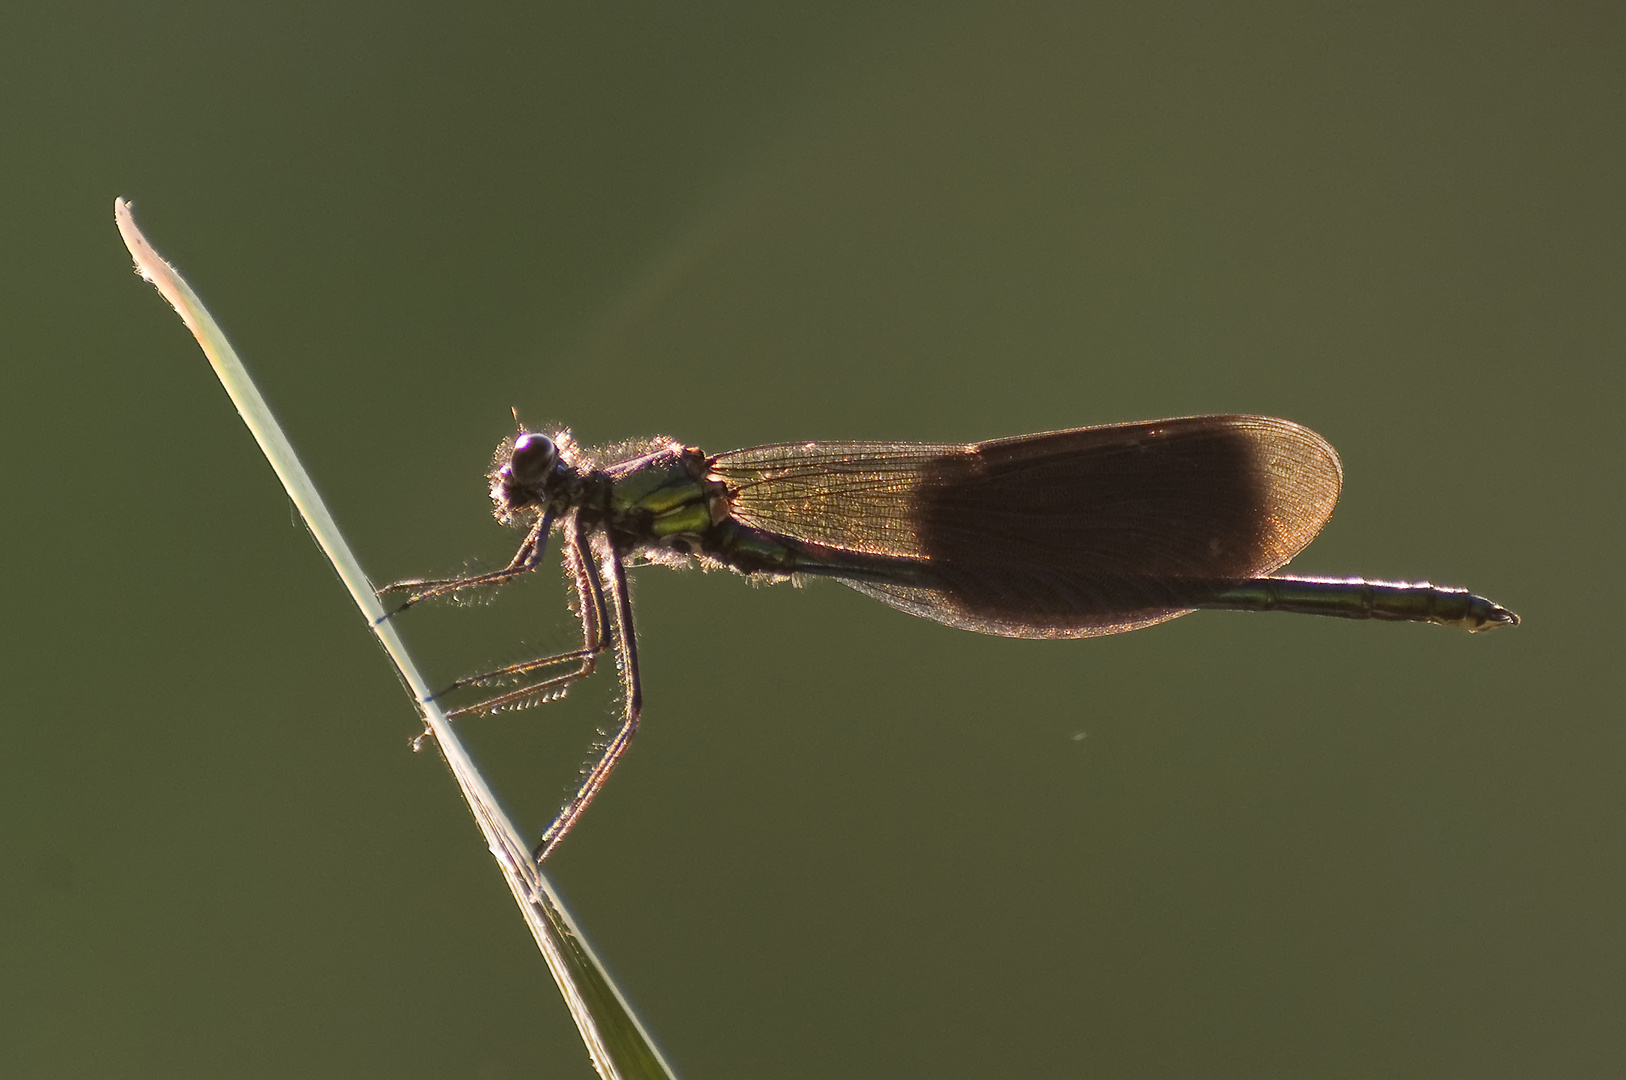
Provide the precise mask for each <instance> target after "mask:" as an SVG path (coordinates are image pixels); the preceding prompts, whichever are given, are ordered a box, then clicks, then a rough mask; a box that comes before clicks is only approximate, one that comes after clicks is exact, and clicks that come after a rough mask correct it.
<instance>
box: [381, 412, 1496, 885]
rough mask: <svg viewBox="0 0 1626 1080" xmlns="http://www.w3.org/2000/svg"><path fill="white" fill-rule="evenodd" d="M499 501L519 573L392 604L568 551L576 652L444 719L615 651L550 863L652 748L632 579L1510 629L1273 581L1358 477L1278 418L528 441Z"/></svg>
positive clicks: (1078, 614)
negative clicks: (717, 447) (929, 433)
mask: <svg viewBox="0 0 1626 1080" xmlns="http://www.w3.org/2000/svg"><path fill="white" fill-rule="evenodd" d="M489 479H490V482H491V499H492V502H493V503H494V504H495V506H496V515H497V519H498V520H499V521H501V522H503V523H504V524H508V525H526V526H527V527H528V528H527V531H526V534H525V540H524V542H523V543H522V544H520V547H519V550H518V551H517V552H516V553H515V554H514V557H513V559H512V560H511V561H510V562H509V563H508V565H507V566H505V567H503V568H502V569H501V570H496V571H492V572H490V573H483V574H473V575H469V576H466V577H458V578H445V579H413V580H408V581H398V582H395V583H394V584H392V585H387V586H385V587H384V588H383V589H382V590H380V592H390V591H401V590H405V591H408V592H409V593H410V595H409V596H408V598H407V600H406V603H405V604H403V605H401V606H402V607H403V608H404V607H406V606H408V605H411V604H413V603H416V602H418V601H419V600H424V599H428V598H430V597H434V596H442V595H445V594H447V593H453V592H457V591H458V590H461V589H467V588H471V587H475V586H482V585H501V584H503V583H504V582H507V581H511V580H513V579H514V578H516V577H518V576H520V575H521V574H526V573H529V572H530V571H532V570H534V569H536V567H537V565H538V564H539V563H540V562H541V559H542V555H543V552H544V550H545V548H546V545H547V540H548V536H549V535H550V534H551V533H552V532H553V531H554V530H556V529H557V530H558V531H559V532H560V533H561V534H562V543H563V547H564V563H565V567H566V570H567V572H568V575H569V579H570V581H571V583H572V585H573V586H574V588H575V592H576V600H577V604H576V607H577V610H578V613H579V615H580V618H581V633H582V643H581V648H579V649H573V650H571V651H569V652H565V653H560V654H557V655H553V656H545V657H542V658H539V659H536V660H530V661H526V662H524V663H519V664H511V665H509V666H507V667H504V668H500V669H498V670H496V671H489V672H486V673H484V674H481V675H475V676H472V677H469V678H466V679H461V680H459V681H458V682H456V683H454V684H453V685H452V687H450V688H449V690H455V689H460V688H467V687H474V686H490V685H492V684H494V683H498V682H502V681H512V680H517V682H518V685H517V687H516V688H515V689H511V690H508V691H506V692H503V693H499V694H497V695H496V696H494V697H488V698H486V699H485V700H482V701H478V702H476V703H474V704H472V705H467V706H465V707H463V708H459V709H456V710H453V711H452V712H450V713H449V714H448V715H452V716H457V715H463V714H467V713H480V712H492V711H496V710H499V709H502V708H505V707H509V706H514V705H519V704H524V703H527V702H531V701H536V700H539V699H542V698H545V697H548V696H551V695H555V694H558V693H561V692H562V691H563V690H564V689H565V688H566V687H568V686H569V685H570V684H571V683H573V682H575V681H576V680H578V679H583V678H586V677H587V676H588V675H590V674H592V672H593V669H594V666H595V664H596V662H597V660H598V658H599V657H600V656H601V655H603V653H604V652H605V651H606V650H609V649H613V650H614V651H615V653H616V655H617V658H618V661H619V668H620V671H621V678H622V682H623V692H624V693H623V703H622V714H621V720H620V724H619V725H618V727H617V728H616V730H615V731H614V733H613V734H612V735H611V736H610V737H609V738H608V740H607V741H606V742H605V743H604V744H603V745H602V747H601V748H600V750H599V754H598V757H597V760H596V761H595V762H594V764H593V765H592V766H591V767H590V768H589V769H588V770H587V771H586V772H585V774H584V777H583V779H582V781H581V784H580V786H579V787H578V789H577V790H576V793H575V794H574V795H573V796H572V797H571V798H570V800H569V801H568V802H567V803H566V804H565V805H564V808H563V809H561V810H560V811H559V814H558V816H557V817H556V818H555V819H554V820H553V823H552V824H551V825H549V826H548V828H547V831H546V832H545V833H544V834H543V836H542V839H541V841H540V842H539V843H538V845H537V847H536V858H537V859H538V860H539V861H540V860H541V859H544V858H546V857H547V856H548V854H549V853H550V852H551V851H552V850H553V849H554V847H555V846H556V845H557V844H558V843H559V841H560V840H561V839H563V837H564V836H565V834H566V833H567V832H569V831H570V829H571V827H572V826H573V825H575V824H576V822H577V821H578V820H579V819H580V817H581V814H582V811H583V810H585V809H586V808H587V805H588V803H590V802H591V801H592V799H593V797H594V796H595V795H596V794H597V793H598V791H599V789H600V788H601V787H603V785H604V781H605V779H606V778H607V777H608V776H609V775H610V772H611V770H613V769H614V768H615V765H616V762H617V761H619V760H620V758H621V755H622V754H623V753H625V751H626V749H627V743H628V741H629V740H630V739H631V738H632V735H633V732H634V731H636V730H637V727H638V718H639V714H640V711H641V709H642V705H643V693H642V690H641V688H640V686H639V680H638V641H637V635H636V633H635V632H634V629H633V617H632V603H631V600H630V598H629V596H628V593H627V576H626V570H627V566H628V563H629V561H634V560H636V561H638V562H639V563H643V562H649V563H660V564H663V565H667V566H685V565H691V566H692V565H702V566H707V567H713V568H720V567H727V568H730V569H733V570H736V571H738V572H740V573H741V574H745V575H747V576H749V577H754V578H764V579H787V578H798V577H828V578H834V579H836V580H837V581H840V582H842V583H843V584H845V585H848V586H851V587H852V588H854V589H857V590H858V591H859V592H862V593H867V594H868V595H870V596H873V597H875V598H876V599H877V600H879V601H881V602H882V603H884V604H889V605H891V606H892V607H895V608H898V609H899V610H902V611H906V612H908V613H909V614H911V615H919V616H921V617H923V618H927V619H935V620H936V621H938V622H940V623H944V624H946V625H949V626H957V627H960V628H962V629H965V630H975V631H977V632H979V633H983V634H999V635H1002V636H1005V637H1023V638H1082V637H1096V636H1099V635H1103V634H1116V633H1119V632H1121V631H1124V630H1137V629H1140V628H1141V627H1143V626H1151V625H1153V624H1154V623H1160V622H1164V621H1165V620H1168V619H1172V618H1175V617H1177V616H1180V615H1184V614H1187V613H1188V612H1190V611H1193V610H1196V609H1199V608H1223V609H1231V610H1242V611H1294V612H1301V613H1304V614H1310V615H1333V616H1338V617H1340V618H1347V619H1388V620H1400V621H1410V622H1431V623H1438V624H1441V625H1444V626H1457V627H1462V628H1464V629H1466V630H1469V631H1478V630H1488V629H1491V628H1493V627H1497V626H1511V625H1516V624H1517V623H1518V621H1519V619H1518V616H1516V615H1514V614H1513V613H1512V612H1511V611H1508V610H1507V609H1505V608H1503V607H1501V606H1499V605H1497V604H1494V603H1492V602H1491V601H1489V600H1486V599H1485V598H1483V597H1480V596H1475V595H1474V594H1472V593H1470V592H1468V591H1466V590H1464V589H1454V588H1445V587H1441V586H1436V585H1431V584H1429V583H1427V582H1414V583H1407V582H1387V581H1368V580H1365V579H1362V578H1350V579H1335V578H1315V577H1289V576H1285V575H1276V574H1275V573H1274V571H1276V570H1278V569H1280V568H1281V567H1282V566H1284V565H1286V564H1287V561H1288V560H1289V559H1291V558H1293V556H1295V555H1297V554H1298V553H1299V552H1300V551H1302V550H1303V549H1304V547H1305V545H1307V544H1308V543H1309V542H1310V541H1311V539H1313V538H1314V537H1315V535H1316V533H1318V532H1320V531H1321V527H1322V526H1323V525H1325V524H1326V522H1327V518H1328V517H1329V516H1330V515H1331V514H1332V508H1333V504H1334V503H1335V502H1336V501H1337V499H1338V492H1339V488H1340V486H1341V485H1342V482H1343V470H1342V468H1341V466H1340V465H1339V463H1338V455H1337V454H1336V453H1334V451H1333V448H1332V447H1331V446H1330V445H1329V444H1328V443H1327V441H1326V440H1325V439H1323V438H1322V437H1321V436H1319V435H1317V434H1316V433H1315V432H1313V431H1311V430H1309V429H1308V428H1305V427H1302V426H1300V425H1298V424H1295V423H1292V422H1291V421H1288V420H1278V419H1275V418H1272V417H1265V416H1192V417H1184V418H1180V419H1173V420H1152V421H1147V422H1144V423H1134V424H1113V425H1109V426H1104V427H1086V428H1074V429H1072V430H1069V431H1053V432H1047V433H1044V434H1040V435H1019V436H1016V437H1015V438H1008V439H996V440H993V441H991V442H982V443H969V444H955V443H901V442H800V443H777V444H774V445H771V446H758V447H753V448H751V449H748V450H734V451H731V452H729V453H726V454H716V455H708V454H705V453H703V452H701V451H700V450H698V449H696V448H694V447H692V446H684V445H683V444H681V443H678V442H676V441H674V440H672V439H667V438H653V439H646V440H642V441H638V442H633V443H626V444H622V445H618V446H613V447H607V448H604V449H599V450H588V449H585V448H581V447H578V446H577V445H576V444H575V442H574V441H573V440H572V439H571V437H570V434H569V432H554V433H551V434H542V433H540V432H531V431H525V430H524V429H523V428H521V429H520V430H519V431H518V433H517V434H516V435H514V436H512V437H510V438H508V439H505V440H504V441H503V443H502V444H501V445H500V446H499V447H498V449H497V455H496V459H495V462H494V464H493V467H492V470H491V472H490V474H489Z"/></svg>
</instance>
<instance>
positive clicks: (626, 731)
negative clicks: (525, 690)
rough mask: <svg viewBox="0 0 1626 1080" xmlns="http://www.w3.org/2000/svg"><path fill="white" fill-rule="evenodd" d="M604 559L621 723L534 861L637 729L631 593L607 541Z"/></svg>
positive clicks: (640, 696)
mask: <svg viewBox="0 0 1626 1080" xmlns="http://www.w3.org/2000/svg"><path fill="white" fill-rule="evenodd" d="M589 557H590V556H589ZM604 563H605V567H604V574H603V580H604V584H605V585H607V586H608V587H609V593H610V599H611V600H612V601H613V602H614V604H615V647H616V651H617V652H618V653H619V658H620V661H621V684H622V692H623V695H624V698H625V704H624V706H623V710H622V714H621V726H620V728H618V729H617V730H616V733H615V734H614V735H613V736H611V738H610V740H609V742H607V743H605V744H604V749H603V751H602V753H600V755H599V759H598V761H597V762H596V763H595V764H594V765H593V767H592V768H591V769H589V770H588V772H587V775H586V777H584V778H583V779H582V782H581V786H580V787H578V788H577V789H576V794H574V795H572V796H571V797H570V801H569V802H567V803H565V805H564V809H562V810H560V811H559V815H558V816H557V817H555V818H554V819H553V824H551V825H549V826H548V828H547V831H546V832H544V833H543V834H542V839H541V841H540V842H539V843H538V844H537V845H536V851H535V857H536V861H537V862H538V863H540V862H542V861H543V860H544V859H546V858H547V857H548V856H549V855H550V854H552V852H553V849H554V848H555V847H557V846H558V844H559V841H560V840H563V839H564V838H565V834H566V833H568V832H569V831H570V830H571V829H572V828H573V827H574V826H575V824H576V822H577V821H578V820H579V819H580V818H581V816H582V812H583V811H585V810H586V809H587V806H588V804H589V803H591V802H592V801H593V797H594V796H595V795H597V794H598V792H599V788H601V787H603V786H604V781H605V780H607V779H609V777H610V773H611V772H612V771H613V770H614V769H615V766H616V763H617V762H619V761H620V760H621V755H622V754H625V753H626V752H627V744H628V743H629V742H631V741H632V736H633V734H634V733H635V732H636V731H637V730H638V714H639V713H640V712H641V711H642V709H643V700H644V693H643V687H642V685H641V684H640V683H639V680H638V635H637V633H636V632H635V631H634V629H633V624H632V597H631V595H630V594H629V593H628V591H627V573H626V570H625V568H624V567H623V566H622V565H621V556H620V554H618V553H617V552H616V551H615V550H614V548H611V547H609V546H608V541H606V551H605V553H604Z"/></svg>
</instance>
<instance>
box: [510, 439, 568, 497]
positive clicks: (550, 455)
mask: <svg viewBox="0 0 1626 1080" xmlns="http://www.w3.org/2000/svg"><path fill="white" fill-rule="evenodd" d="M558 463H559V448H558V447H557V446H555V445H554V444H553V440H552V439H550V438H548V437H547V436H546V435H537V434H535V433H533V432H526V433H525V434H523V435H521V436H520V437H519V438H517V439H515V440H514V452H513V453H512V454H509V455H508V470H509V473H510V475H512V476H513V478H514V479H515V481H517V482H518V483H521V484H540V483H541V482H542V481H543V480H546V479H547V478H548V474H549V473H551V472H553V467H554V466H555V465H557V464H558Z"/></svg>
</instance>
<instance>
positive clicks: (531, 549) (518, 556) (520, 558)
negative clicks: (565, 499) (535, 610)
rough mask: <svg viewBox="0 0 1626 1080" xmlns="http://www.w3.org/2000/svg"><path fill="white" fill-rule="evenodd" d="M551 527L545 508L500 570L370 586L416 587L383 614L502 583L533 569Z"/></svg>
mask: <svg viewBox="0 0 1626 1080" xmlns="http://www.w3.org/2000/svg"><path fill="white" fill-rule="evenodd" d="M552 528H553V513H552V511H549V512H547V513H545V514H543V515H542V516H541V517H539V518H537V520H536V524H535V525H532V526H531V531H530V532H528V533H526V534H525V540H524V542H523V543H521V544H520V545H519V550H518V551H516V552H514V557H513V558H512V559H509V560H508V565H507V566H505V567H503V568H502V569H501V570H491V571H488V572H487V573H484V574H470V575H469V576H467V577H456V578H407V579H406V580H404V581H392V582H390V583H389V584H388V585H381V586H379V587H378V588H377V589H375V590H373V591H374V592H375V593H376V594H377V595H379V596H383V595H384V594H385V593H388V592H400V591H401V590H403V589H418V590H420V591H418V592H415V593H413V594H412V595H411V596H409V597H407V598H406V600H405V601H404V602H403V603H402V604H401V606H400V607H398V608H396V609H395V610H394V611H391V612H389V613H388V614H387V615H385V616H384V617H385V618H389V617H390V615H399V614H400V613H401V612H403V611H405V610H406V609H407V608H409V607H411V606H412V605H413V604H416V603H417V602H418V601H420V600H428V599H431V598H433V597H436V596H445V595H446V594H447V593H454V592H458V591H459V590H462V589H471V588H475V587H477V586H480V585H504V584H507V583H508V582H510V581H512V580H514V579H515V578H517V577H519V576H521V575H522V574H528V573H530V572H531V571H532V570H535V569H536V566H537V564H538V563H540V562H541V561H542V556H543V554H544V553H545V552H546V551H547V548H548V531H549V530H550V529H552Z"/></svg>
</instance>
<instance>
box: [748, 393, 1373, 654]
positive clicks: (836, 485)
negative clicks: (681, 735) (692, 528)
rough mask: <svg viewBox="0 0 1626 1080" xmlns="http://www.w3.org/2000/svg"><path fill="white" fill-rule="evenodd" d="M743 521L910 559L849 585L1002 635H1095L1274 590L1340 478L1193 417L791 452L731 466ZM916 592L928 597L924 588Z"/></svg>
mask: <svg viewBox="0 0 1626 1080" xmlns="http://www.w3.org/2000/svg"><path fill="white" fill-rule="evenodd" d="M715 469H716V473H717V475H718V476H720V477H721V478H722V479H724V480H725V481H727V482H728V484H729V485H730V487H731V488H732V489H734V491H735V494H734V498H733V510H734V515H735V517H736V518H737V519H739V520H740V521H741V522H742V523H744V524H747V525H751V526H754V527H756V528H760V529H763V530H766V531H769V532H773V533H778V534H780V535H784V536H788V537H792V538H795V539H798V540H804V541H811V542H815V543H819V544H826V545H829V546H832V547H836V548H841V549H845V550H850V551H858V552H864V553H867V554H871V555H881V556H891V557H897V558H903V559H910V560H919V561H920V563H921V564H923V565H922V566H920V568H919V569H918V570H917V571H916V573H915V574H914V575H913V576H912V578H911V580H910V581H909V583H907V584H905V583H903V581H902V580H900V582H899V583H896V584H894V583H890V582H885V581H875V580H863V581H848V582H847V584H849V585H851V586H852V587H853V588H855V589H858V590H859V591H861V592H865V593H868V594H870V595H872V596H874V597H876V598H877V599H879V600H881V601H883V602H885V603H887V604H891V605H892V606H893V607H897V608H900V609H901V610H904V611H907V612H909V613H911V614H914V615H919V616H922V617H924V618H928V619H935V620H937V621H938V622H942V623H947V624H948V625H950V626H958V627H962V628H964V629H968V630H977V631H980V632H982V633H988V634H1000V635H1004V636H1008V637H1041V638H1043V637H1093V636H1096V635H1100V634H1111V633H1117V632H1119V631H1122V630H1132V629H1135V628H1137V627H1141V626H1148V625H1150V624H1152V623H1155V622H1161V621H1163V620H1164V619H1169V618H1173V617H1174V616H1176V615H1180V614H1183V613H1184V612H1185V611H1187V610H1189V609H1190V608H1191V607H1192V604H1193V601H1194V600H1196V599H1198V598H1199V597H1200V596H1201V595H1202V594H1203V593H1204V592H1205V591H1211V590H1212V589H1213V588H1214V587H1215V583H1216V582H1224V581H1235V580H1239V579H1243V578H1252V577H1258V576H1261V575H1263V574H1268V573H1270V572H1271V571H1273V570H1276V569H1278V568H1279V567H1281V566H1282V565H1284V564H1285V563H1286V562H1287V561H1288V560H1289V559H1291V558H1292V557H1293V556H1294V555H1296V554H1298V552H1299V551H1301V550H1303V548H1304V546H1305V545H1306V544H1308V543H1309V542H1310V540H1311V539H1312V538H1314V536H1315V535H1316V533H1318V532H1320V531H1321V527H1322V526H1323V525H1324V524H1325V523H1326V521H1327V518H1328V516H1329V515H1330V514H1331V513H1332V508H1333V504H1334V503H1335V502H1336V501H1337V498H1338V491H1339V487H1340V486H1341V483H1342V473H1341V470H1340V468H1339V465H1338V456H1337V455H1336V454H1335V453H1334V452H1333V449H1332V447H1331V446H1329V445H1328V444H1327V442H1326V440H1324V439H1322V438H1321V436H1319V435H1317V434H1316V433H1315V432H1313V431H1310V430H1309V429H1308V428H1305V427H1301V426H1300V425H1298V424H1294V423H1291V422H1290V421H1287V420H1278V419H1274V418H1271V417H1259V416H1195V417H1185V418H1182V419H1174V420H1154V421H1149V422H1145V423H1136V424H1115V425H1111V426H1107V427H1093V428H1077V429H1074V430H1071V431H1056V432H1049V433H1046V434H1042V435H1023V436H1018V437H1016V438H1012V439H998V440H995V441H992V442H984V443H973V444H969V445H933V444H916V443H836V442H830V443H785V444H779V445H776V446H764V447H756V448H754V449H750V450H740V451H736V452H734V453H729V454H724V455H722V456H721V457H719V458H718V459H717V460H716V465H715ZM923 581H924V582H925V583H924V584H923V583H922V582H923Z"/></svg>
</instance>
